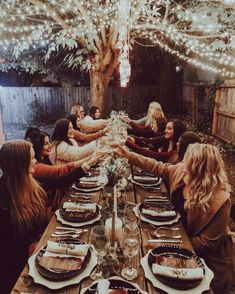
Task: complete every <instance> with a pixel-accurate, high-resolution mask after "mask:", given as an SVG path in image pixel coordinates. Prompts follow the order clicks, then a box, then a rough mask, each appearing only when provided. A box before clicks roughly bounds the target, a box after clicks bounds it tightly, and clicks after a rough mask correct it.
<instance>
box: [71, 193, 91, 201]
mask: <svg viewBox="0 0 235 294" xmlns="http://www.w3.org/2000/svg"><path fill="white" fill-rule="evenodd" d="M70 197H73V198H79V199H85V200H90V199H91V196H86V195H74V194H72V195H70Z"/></svg>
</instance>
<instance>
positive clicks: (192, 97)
mask: <svg viewBox="0 0 235 294" xmlns="http://www.w3.org/2000/svg"><path fill="white" fill-rule="evenodd" d="M209 88H210V84H208V83H184V84H183V89H182V103H181V109H182V113H184V114H189V115H191V116H192V120H193V124H194V126H196V125H198V124H199V122H200V121H201V120H202V118H203V116H204V115H205V113H206V111H207V106H208V103H209V97H208V91H209Z"/></svg>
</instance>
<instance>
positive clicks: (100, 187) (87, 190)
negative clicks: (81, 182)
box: [72, 184, 104, 193]
mask: <svg viewBox="0 0 235 294" xmlns="http://www.w3.org/2000/svg"><path fill="white" fill-rule="evenodd" d="M72 188H73V189H75V190H77V191H81V192H87V193H89V192H97V191H100V190H102V189H103V188H104V186H103V185H102V186H98V187H94V188H78V187H76V186H75V184H73V185H72Z"/></svg>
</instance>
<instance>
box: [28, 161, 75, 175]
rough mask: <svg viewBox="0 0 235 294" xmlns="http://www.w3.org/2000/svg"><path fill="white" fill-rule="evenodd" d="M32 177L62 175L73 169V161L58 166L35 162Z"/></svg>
mask: <svg viewBox="0 0 235 294" xmlns="http://www.w3.org/2000/svg"><path fill="white" fill-rule="evenodd" d="M34 170H35V171H34V177H50V176H62V175H64V174H67V173H69V172H71V171H73V170H74V163H73V162H69V163H66V164H63V165H60V166H56V165H49V164H44V163H40V162H39V163H37V164H36V165H35V168H34Z"/></svg>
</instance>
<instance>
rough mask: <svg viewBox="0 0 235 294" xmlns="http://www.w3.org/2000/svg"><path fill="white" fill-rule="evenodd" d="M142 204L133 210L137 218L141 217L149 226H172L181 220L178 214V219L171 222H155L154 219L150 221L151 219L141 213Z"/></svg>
mask: <svg viewBox="0 0 235 294" xmlns="http://www.w3.org/2000/svg"><path fill="white" fill-rule="evenodd" d="M140 204H141V203H140ZM140 204H138V205H137V207H135V208H134V209H133V210H134V212H135V214H136V216H137V217H139V218H140V219H141V220H142V221H144V222H146V223H149V224H152V225H157V226H160V225H172V224H174V223H177V222H178V220H179V219H180V214H179V213H178V212H177V213H176V217H175V218H173V219H171V220H168V221H162V222H161V221H154V220H152V219H149V218H147V217H145V216H143V215H142V213H140V210H139V206H140Z"/></svg>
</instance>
